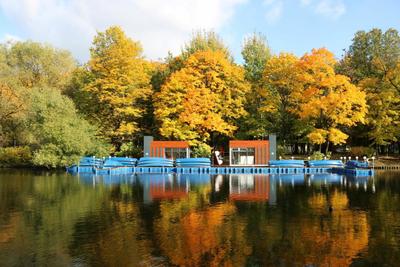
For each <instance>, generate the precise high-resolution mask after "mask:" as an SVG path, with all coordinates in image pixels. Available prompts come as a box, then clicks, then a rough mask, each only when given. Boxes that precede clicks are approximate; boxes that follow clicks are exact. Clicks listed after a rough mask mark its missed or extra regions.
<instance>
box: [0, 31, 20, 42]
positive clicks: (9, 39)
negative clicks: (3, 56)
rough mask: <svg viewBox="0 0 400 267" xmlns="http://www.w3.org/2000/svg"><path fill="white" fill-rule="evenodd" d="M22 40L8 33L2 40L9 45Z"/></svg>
mask: <svg viewBox="0 0 400 267" xmlns="http://www.w3.org/2000/svg"><path fill="white" fill-rule="evenodd" d="M21 40H22V38H21V37H19V36H16V35H13V34H9V33H6V34H5V35H4V37H3V39H2V40H1V42H2V43H7V42H18V41H21Z"/></svg>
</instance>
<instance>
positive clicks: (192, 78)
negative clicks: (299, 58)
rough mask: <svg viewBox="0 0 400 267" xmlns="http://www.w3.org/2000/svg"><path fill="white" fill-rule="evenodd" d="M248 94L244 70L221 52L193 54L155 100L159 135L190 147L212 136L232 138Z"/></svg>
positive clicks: (209, 51)
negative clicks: (184, 142)
mask: <svg viewBox="0 0 400 267" xmlns="http://www.w3.org/2000/svg"><path fill="white" fill-rule="evenodd" d="M248 90H249V85H248V84H247V83H246V82H245V80H244V71H243V69H242V68H240V67H239V66H236V65H234V64H232V63H231V62H230V61H229V60H228V59H227V58H226V55H225V54H224V53H223V52H222V51H211V50H208V51H199V52H196V53H194V54H192V55H191V56H190V57H189V58H188V59H187V60H186V61H185V62H184V66H183V68H181V69H180V70H179V71H177V72H174V73H173V74H172V75H171V76H170V78H169V79H168V81H167V82H166V83H165V84H164V85H163V86H162V88H161V91H160V92H159V93H158V94H157V95H156V97H155V99H154V105H155V116H156V118H157V119H158V120H159V121H160V122H161V128H160V133H161V135H162V136H164V137H166V138H173V139H178V140H189V141H191V142H192V143H199V142H208V141H210V137H211V135H212V133H219V134H223V135H228V136H230V135H232V134H233V132H234V131H235V130H236V129H237V125H236V123H235V122H236V120H237V119H238V118H240V117H241V116H243V115H244V114H245V110H244V107H243V104H244V100H245V94H246V93H247V92H248Z"/></svg>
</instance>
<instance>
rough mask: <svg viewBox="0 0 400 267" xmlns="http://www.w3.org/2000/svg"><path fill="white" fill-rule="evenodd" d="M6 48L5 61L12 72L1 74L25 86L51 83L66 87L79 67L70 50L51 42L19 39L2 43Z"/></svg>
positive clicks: (59, 87)
mask: <svg viewBox="0 0 400 267" xmlns="http://www.w3.org/2000/svg"><path fill="white" fill-rule="evenodd" d="M3 51H4V52H3V53H4V54H5V55H4V59H3V64H4V63H5V64H6V65H7V66H8V70H9V71H7V72H6V71H4V69H3V70H2V71H1V72H0V76H2V77H7V80H8V82H9V83H10V82H13V83H14V84H15V83H18V84H20V85H21V86H24V87H25V88H32V87H35V86H50V87H54V88H57V89H59V90H63V89H64V87H65V85H66V84H67V83H68V81H69V78H70V76H71V74H72V72H73V70H74V69H75V68H76V61H75V60H74V59H73V57H72V56H71V53H70V52H68V51H66V50H60V49H56V48H54V47H52V46H50V45H44V44H41V43H37V42H32V41H25V42H16V43H9V44H6V45H3Z"/></svg>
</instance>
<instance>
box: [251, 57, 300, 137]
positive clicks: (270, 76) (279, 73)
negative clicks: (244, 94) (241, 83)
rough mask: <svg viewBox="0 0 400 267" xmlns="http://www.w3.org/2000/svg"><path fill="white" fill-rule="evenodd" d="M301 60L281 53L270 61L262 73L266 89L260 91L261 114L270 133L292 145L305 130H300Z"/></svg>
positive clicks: (262, 88)
mask: <svg viewBox="0 0 400 267" xmlns="http://www.w3.org/2000/svg"><path fill="white" fill-rule="evenodd" d="M298 62H299V59H298V58H297V57H296V56H295V55H293V54H288V53H281V54H279V55H278V56H273V57H272V58H271V59H270V60H268V62H267V64H266V66H265V70H264V73H263V84H264V86H263V87H261V88H260V89H259V90H258V94H259V95H260V96H261V98H262V102H261V105H260V108H259V112H260V113H262V114H263V115H264V118H266V120H267V121H268V122H269V124H270V125H269V127H268V128H269V129H270V130H272V131H273V132H275V133H277V134H278V135H279V137H280V138H281V140H282V141H283V142H286V141H289V142H291V141H293V140H295V139H297V135H300V134H301V133H300V131H303V129H305V127H298V123H299V120H298V115H297V113H296V110H297V109H298V103H297V102H298V101H297V98H296V97H295V96H296V92H297V91H298V90H299V88H301V85H302V84H301V83H300V80H299V77H298V75H299V74H300V71H301V69H299V66H298Z"/></svg>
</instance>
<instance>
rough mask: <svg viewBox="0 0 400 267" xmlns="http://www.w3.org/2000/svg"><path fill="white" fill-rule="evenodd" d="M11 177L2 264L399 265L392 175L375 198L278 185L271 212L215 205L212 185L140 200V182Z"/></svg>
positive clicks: (1, 229) (1, 185)
mask: <svg viewBox="0 0 400 267" xmlns="http://www.w3.org/2000/svg"><path fill="white" fill-rule="evenodd" d="M10 177H11V178H12V179H0V200H1V202H0V265H2V266H3V265H4V266H30V265H32V262H34V263H35V264H37V265H50V266H60V265H61V266H63V265H67V266H70V265H74V264H77V265H79V264H82V265H99V266H155V265H158V266H163V264H166V265H168V264H171V265H177V266H231V265H234V266H293V265H298V266H305V265H309V266H310V265H313V266H348V265H352V264H355V265H357V264H361V265H364V266H365V265H370V266H380V265H382V264H383V263H387V265H388V266H397V265H398V263H399V262H400V235H399V232H398V230H399V229H400V205H399V203H400V194H399V192H400V180H399V179H398V176H397V175H393V176H392V177H391V176H389V175H386V176H385V178H384V179H381V178H379V176H378V177H376V178H375V179H376V180H375V185H376V191H375V193H373V192H372V190H371V189H370V188H371V187H369V186H368V190H364V189H363V188H360V189H357V187H356V186H351V187H345V186H343V185H320V184H318V185H315V184H312V185H310V186H307V185H304V186H302V185H295V186H292V185H291V184H289V185H285V184H283V185H281V186H279V185H277V201H276V206H271V205H269V204H268V203H267V202H254V201H232V202H231V201H229V200H227V199H228V198H227V197H221V198H219V199H220V200H218V202H217V203H216V202H215V201H214V200H213V199H212V198H211V196H210V194H212V191H211V190H212V189H211V183H209V184H204V185H196V184H194V183H193V184H191V191H189V192H188V195H187V196H186V197H183V198H179V199H169V200H162V201H158V200H155V201H153V202H152V203H151V204H143V203H142V202H141V201H143V200H142V199H143V192H142V190H143V188H142V187H141V185H140V184H130V183H117V184H112V185H111V184H101V183H98V184H96V185H95V187H93V185H92V184H91V183H89V184H85V183H84V182H83V180H78V179H76V178H71V177H66V176H63V175H60V176H36V177H34V178H33V179H32V177H31V178H28V177H24V176H15V177H14V176H10ZM226 178H227V177H225V182H224V183H225V184H227V183H228V182H227V179H226ZM225 184H222V185H221V186H222V187H221V188H226V187H227V186H225ZM219 192H220V193H221V194H222V193H224V194H226V195H228V190H225V189H224V190H220V191H219ZM214 193H215V192H214ZM330 205H332V207H333V211H332V212H329V210H328V207H329V206H330Z"/></svg>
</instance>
